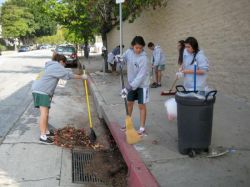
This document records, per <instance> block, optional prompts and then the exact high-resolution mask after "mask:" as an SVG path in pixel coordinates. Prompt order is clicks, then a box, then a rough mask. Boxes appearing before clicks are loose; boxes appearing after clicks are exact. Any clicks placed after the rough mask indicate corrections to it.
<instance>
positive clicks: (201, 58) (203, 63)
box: [196, 54, 209, 71]
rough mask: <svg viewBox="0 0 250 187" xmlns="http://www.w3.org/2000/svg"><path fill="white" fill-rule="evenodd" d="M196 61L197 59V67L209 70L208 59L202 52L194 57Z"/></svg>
mask: <svg viewBox="0 0 250 187" xmlns="http://www.w3.org/2000/svg"><path fill="white" fill-rule="evenodd" d="M196 61H197V66H198V69H200V70H204V71H209V64H208V60H207V57H206V56H205V55H203V54H202V55H198V56H197V57H196Z"/></svg>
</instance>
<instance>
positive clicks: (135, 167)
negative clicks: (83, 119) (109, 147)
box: [88, 77, 159, 187]
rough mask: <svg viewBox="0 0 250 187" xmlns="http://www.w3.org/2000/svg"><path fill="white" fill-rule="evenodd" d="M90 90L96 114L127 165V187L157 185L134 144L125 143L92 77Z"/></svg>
mask: <svg viewBox="0 0 250 187" xmlns="http://www.w3.org/2000/svg"><path fill="white" fill-rule="evenodd" d="M88 82H89V85H90V86H89V87H90V91H91V93H92V95H93V98H94V104H95V107H96V109H97V112H98V116H99V117H101V118H103V119H104V120H105V122H106V123H107V126H108V128H109V130H110V132H111V134H112V136H113V138H114V140H115V141H116V144H117V145H118V148H119V150H120V152H121V154H122V156H123V158H124V160H125V162H126V164H127V167H128V179H127V181H128V186H129V187H158V186H159V184H158V183H157V181H156V179H155V177H154V176H153V175H152V173H151V172H150V171H149V170H148V168H147V167H146V165H145V164H144V162H143V161H142V159H141V158H140V155H139V153H138V152H137V151H136V149H135V148H134V146H132V145H129V144H127V143H126V141H125V139H126V137H125V133H124V132H122V131H121V130H120V126H121V125H120V124H119V123H118V122H117V121H115V118H114V117H112V116H113V114H112V112H111V111H110V109H109V106H108V105H107V104H106V103H105V101H104V99H103V97H102V96H101V94H100V93H99V91H98V89H97V87H96V85H95V83H94V81H93V79H92V78H91V77H90V78H89V79H88Z"/></svg>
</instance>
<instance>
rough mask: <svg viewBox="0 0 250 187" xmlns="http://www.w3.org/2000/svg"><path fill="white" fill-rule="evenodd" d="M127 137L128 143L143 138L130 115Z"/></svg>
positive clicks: (133, 142) (127, 123)
mask: <svg viewBox="0 0 250 187" xmlns="http://www.w3.org/2000/svg"><path fill="white" fill-rule="evenodd" d="M125 123H126V139H127V143H128V144H135V143H137V142H139V141H140V140H141V137H140V136H139V134H138V133H137V132H136V130H135V128H134V125H133V121H132V118H131V117H130V116H127V117H126V120H125Z"/></svg>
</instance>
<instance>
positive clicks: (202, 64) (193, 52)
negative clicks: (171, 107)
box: [176, 37, 209, 91]
mask: <svg viewBox="0 0 250 187" xmlns="http://www.w3.org/2000/svg"><path fill="white" fill-rule="evenodd" d="M195 64H196V65H197V71H196V74H197V76H196V88H197V90H199V91H205V90H206V89H207V73H208V70H209V63H208V60H207V57H206V56H205V54H204V52H203V51H202V50H200V49H199V44H198V41H197V40H196V39H195V38H194V37H188V38H187V39H186V40H185V49H184V51H183V63H182V66H181V68H180V71H179V72H177V73H176V76H177V77H178V78H181V77H183V78H184V87H185V89H186V90H194V65H195Z"/></svg>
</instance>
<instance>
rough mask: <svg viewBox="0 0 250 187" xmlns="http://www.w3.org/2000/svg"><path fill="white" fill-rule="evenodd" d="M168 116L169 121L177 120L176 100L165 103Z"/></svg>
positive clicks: (172, 99)
mask: <svg viewBox="0 0 250 187" xmlns="http://www.w3.org/2000/svg"><path fill="white" fill-rule="evenodd" d="M165 107H166V111H167V116H168V120H169V121H173V120H175V119H176V118H177V103H176V101H175V99H174V98H171V99H168V100H167V101H166V102H165Z"/></svg>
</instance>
